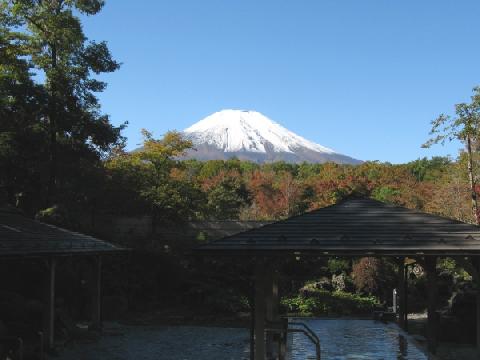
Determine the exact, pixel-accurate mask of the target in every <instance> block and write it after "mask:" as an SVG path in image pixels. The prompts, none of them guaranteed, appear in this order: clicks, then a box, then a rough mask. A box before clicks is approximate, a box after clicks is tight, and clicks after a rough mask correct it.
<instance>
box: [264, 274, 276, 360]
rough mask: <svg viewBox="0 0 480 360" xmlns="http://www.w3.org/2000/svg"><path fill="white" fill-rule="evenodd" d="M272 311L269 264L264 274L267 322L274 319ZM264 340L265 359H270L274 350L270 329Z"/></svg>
mask: <svg viewBox="0 0 480 360" xmlns="http://www.w3.org/2000/svg"><path fill="white" fill-rule="evenodd" d="M273 311H274V309H273V270H272V268H271V266H269V267H268V268H267V271H266V274H265V315H266V320H267V321H268V322H272V321H273V320H274V314H273ZM265 340H266V346H265V349H266V353H267V359H271V358H272V357H273V350H274V349H273V333H272V332H271V331H267V333H266V335H265Z"/></svg>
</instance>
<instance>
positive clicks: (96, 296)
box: [91, 256, 102, 329]
mask: <svg viewBox="0 0 480 360" xmlns="http://www.w3.org/2000/svg"><path fill="white" fill-rule="evenodd" d="M94 261H95V266H94V272H95V274H94V278H93V283H92V319H91V320H92V328H94V329H101V328H102V257H101V256H97V257H96V258H95V259H94Z"/></svg>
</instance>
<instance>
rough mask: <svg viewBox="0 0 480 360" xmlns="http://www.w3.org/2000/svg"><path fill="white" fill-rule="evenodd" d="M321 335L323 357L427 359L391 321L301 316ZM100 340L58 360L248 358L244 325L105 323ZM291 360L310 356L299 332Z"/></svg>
mask: <svg viewBox="0 0 480 360" xmlns="http://www.w3.org/2000/svg"><path fill="white" fill-rule="evenodd" d="M302 321H303V322H305V323H306V324H307V325H308V326H309V327H311V328H312V329H313V330H314V331H315V332H316V333H317V334H318V335H319V337H320V341H321V345H322V360H340V359H347V360H350V359H351V360H354V359H369V360H426V359H427V357H426V356H425V355H424V354H423V353H422V352H421V351H420V350H419V349H417V348H416V347H415V346H414V345H413V344H412V343H411V342H409V341H408V340H407V339H406V338H405V337H404V336H403V335H402V332H401V331H400V330H399V328H398V327H397V326H396V325H394V324H383V323H379V322H375V321H370V320H323V319H303V320H302ZM106 330H107V334H106V335H104V336H103V337H102V339H101V340H100V341H98V342H91V343H77V344H73V345H70V346H68V347H67V348H66V349H64V350H63V351H62V352H61V355H60V357H59V358H57V359H59V360H217V359H218V360H248V359H249V342H248V341H249V336H248V331H247V330H246V329H232V328H218V327H199V326H125V325H118V324H107V326H106ZM288 342H289V347H290V349H291V354H290V359H292V360H305V359H309V358H312V359H314V355H315V352H314V348H313V346H312V345H311V344H310V343H309V342H308V340H307V339H306V338H305V337H303V336H302V335H301V334H291V335H290V336H289V340H288Z"/></svg>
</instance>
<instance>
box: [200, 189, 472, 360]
mask: <svg viewBox="0 0 480 360" xmlns="http://www.w3.org/2000/svg"><path fill="white" fill-rule="evenodd" d="M197 252H198V253H200V254H205V255H208V256H213V257H217V256H228V257H231V258H233V259H235V258H238V259H242V258H245V257H249V258H251V259H255V270H254V271H255V274H254V278H255V306H254V308H255V310H254V312H255V313H254V318H255V328H254V334H255V336H254V338H255V344H254V347H255V351H254V353H255V360H264V359H267V354H269V353H270V352H271V348H272V347H273V344H272V342H273V340H272V337H271V336H269V334H268V330H269V327H271V324H272V323H275V322H276V321H278V319H279V313H278V302H279V296H278V273H277V272H276V268H275V263H278V262H279V261H280V260H281V259H282V258H285V257H288V256H295V257H302V258H305V257H312V258H318V257H329V256H352V257H364V256H369V257H392V258H395V259H396V260H397V261H398V263H399V265H401V266H400V267H399V269H400V271H399V273H398V292H399V296H400V302H399V325H400V326H401V327H402V328H405V327H406V320H407V316H406V311H405V309H406V287H405V286H406V282H405V271H404V264H405V258H407V257H408V258H413V259H415V260H416V261H417V262H419V263H420V264H421V265H422V267H423V268H424V270H425V272H426V276H427V297H428V298H427V303H428V308H427V311H428V323H427V343H428V349H429V351H430V352H432V353H435V351H436V347H437V334H436V332H437V323H438V318H437V313H436V305H437V298H438V294H437V293H438V292H437V274H436V264H437V259H438V258H439V257H452V258H454V259H455V260H457V261H458V262H459V263H460V264H461V265H462V266H463V267H464V268H465V270H467V271H468V272H469V273H470V275H471V276H472V277H473V279H474V281H475V283H476V284H477V287H478V288H479V289H480V261H479V260H480V227H478V226H475V225H471V224H466V223H462V222H460V221H456V220H452V219H448V218H445V217H440V216H435V215H431V214H426V213H422V212H419V211H415V210H411V209H407V208H404V207H400V206H394V205H389V204H385V203H382V202H379V201H376V200H372V199H367V198H355V197H350V198H347V199H345V200H343V201H341V202H339V203H337V204H335V205H331V206H328V207H325V208H322V209H318V210H314V211H311V212H308V213H305V214H303V215H299V216H295V217H292V218H289V219H286V220H282V221H278V222H275V223H271V224H268V225H265V226H262V227H260V228H256V229H252V230H249V231H245V232H242V233H239V234H236V235H233V236H229V237H225V238H223V239H220V240H217V241H214V242H211V243H209V244H206V245H203V246H201V247H199V248H198V249H197ZM472 316H473V314H472ZM476 316H477V318H476V322H477V335H476V336H477V337H476V339H477V348H478V349H479V350H480V295H477V315H476ZM266 330H267V333H266ZM252 345H253V344H252Z"/></svg>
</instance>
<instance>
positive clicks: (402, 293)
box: [394, 257, 406, 330]
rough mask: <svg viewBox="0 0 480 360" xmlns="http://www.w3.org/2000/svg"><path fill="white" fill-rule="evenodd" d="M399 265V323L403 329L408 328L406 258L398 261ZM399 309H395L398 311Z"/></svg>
mask: <svg viewBox="0 0 480 360" xmlns="http://www.w3.org/2000/svg"><path fill="white" fill-rule="evenodd" d="M397 265H398V274H397V275H398V276H397V278H398V284H397V288H398V292H397V294H398V298H399V302H398V325H399V326H400V327H401V328H402V329H403V330H406V301H405V300H406V299H405V297H406V286H405V285H406V274H405V272H406V271H405V269H406V266H405V258H403V257H401V258H399V259H398V261H397ZM396 310H397V309H394V311H396Z"/></svg>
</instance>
